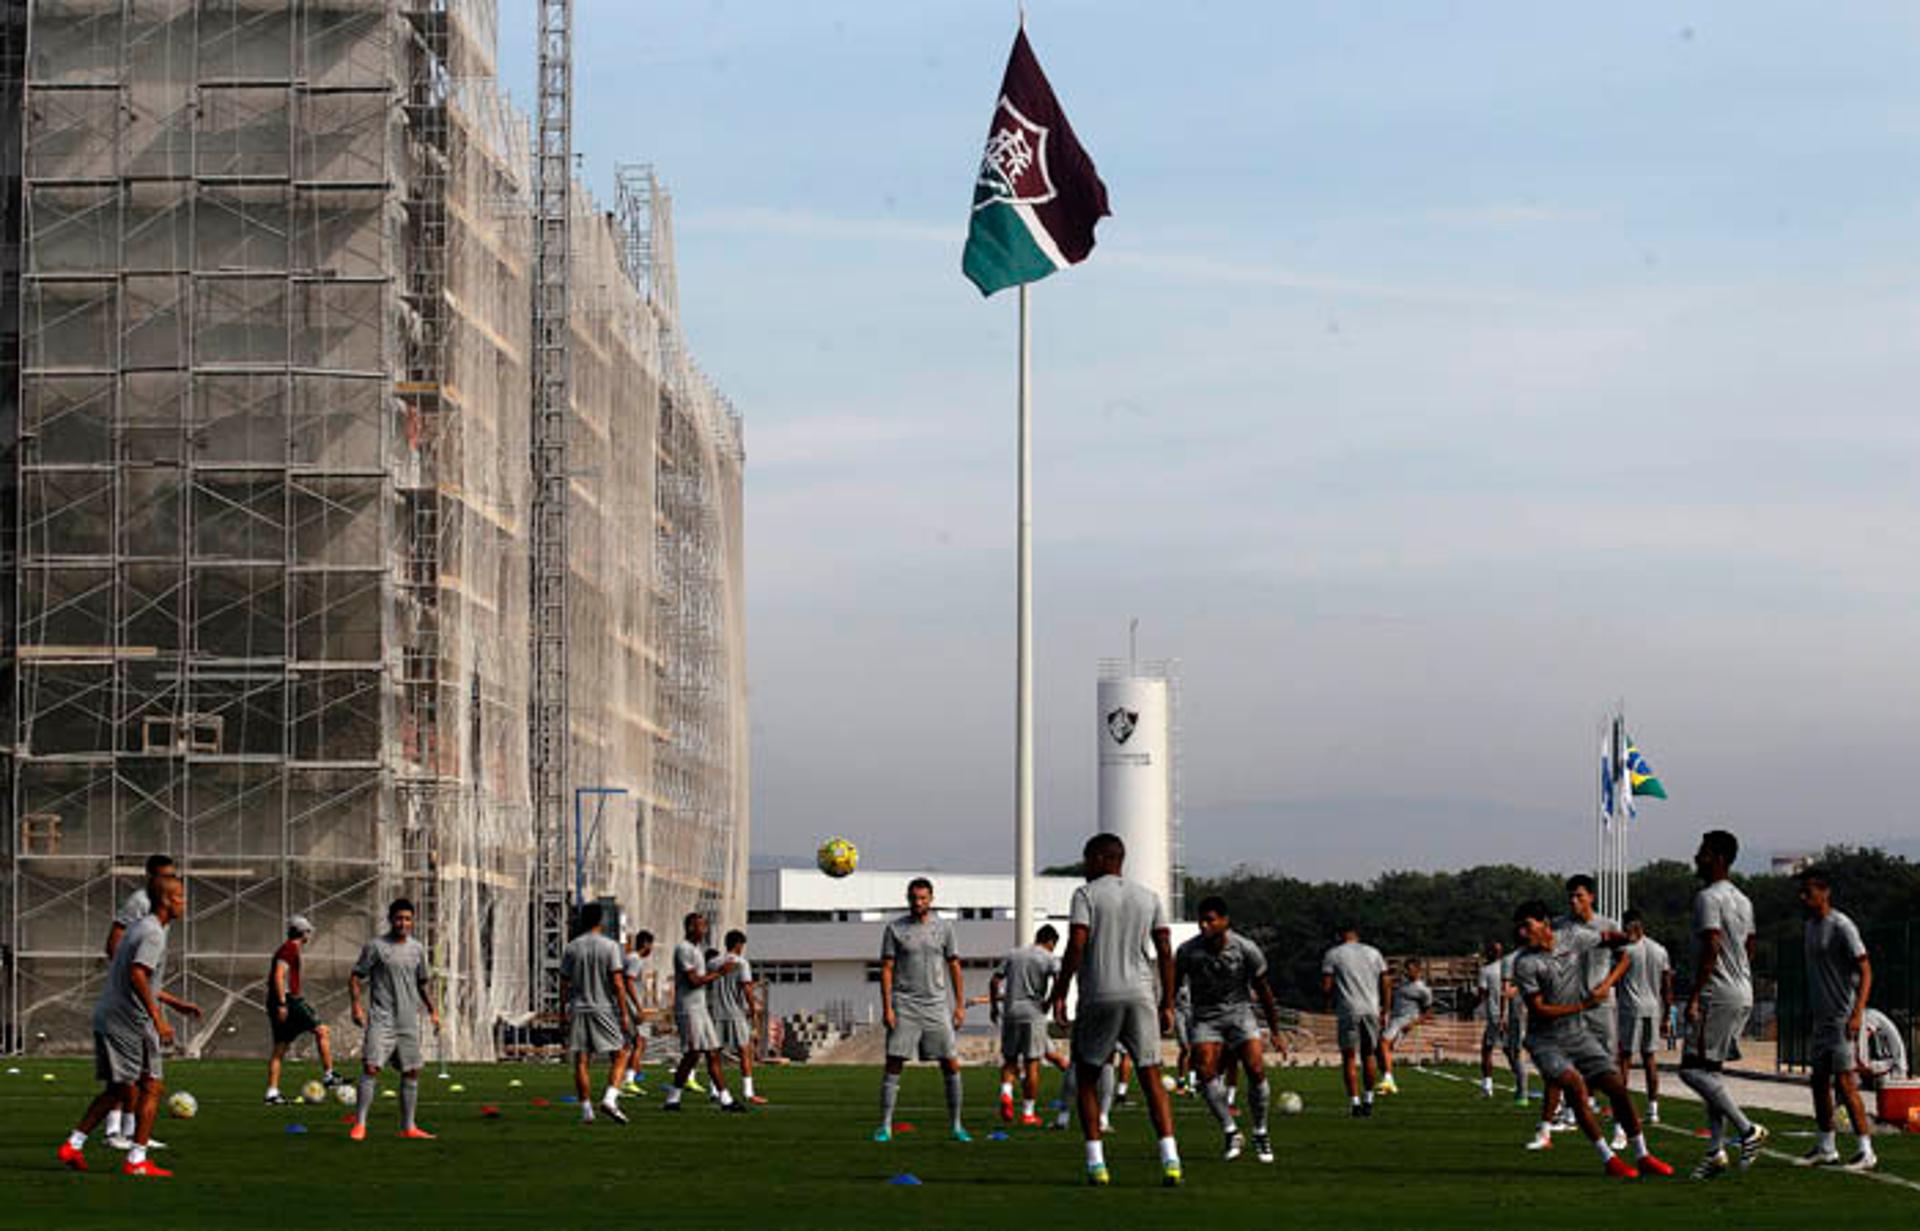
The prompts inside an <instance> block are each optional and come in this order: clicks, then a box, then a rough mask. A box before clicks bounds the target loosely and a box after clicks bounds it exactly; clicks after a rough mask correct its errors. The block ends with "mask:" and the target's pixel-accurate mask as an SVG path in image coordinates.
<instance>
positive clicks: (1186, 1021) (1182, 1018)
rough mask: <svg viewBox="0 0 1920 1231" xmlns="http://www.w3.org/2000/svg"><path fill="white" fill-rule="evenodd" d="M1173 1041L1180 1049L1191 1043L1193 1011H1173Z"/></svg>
mask: <svg viewBox="0 0 1920 1231" xmlns="http://www.w3.org/2000/svg"><path fill="white" fill-rule="evenodd" d="M1173 1041H1174V1042H1176V1043H1178V1044H1179V1045H1180V1046H1182V1047H1187V1046H1190V1045H1191V1044H1192V1043H1193V1010H1192V1009H1175V1010H1174V1011H1173Z"/></svg>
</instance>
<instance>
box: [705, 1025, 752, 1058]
mask: <svg viewBox="0 0 1920 1231" xmlns="http://www.w3.org/2000/svg"><path fill="white" fill-rule="evenodd" d="M713 1029H714V1033H715V1034H718V1035H719V1036H720V1046H721V1047H723V1048H725V1049H727V1050H728V1051H745V1050H747V1049H748V1048H750V1047H752V1046H753V1023H752V1022H750V1021H748V1020H747V1019H746V1018H744V1017H723V1018H720V1019H719V1020H718V1021H716V1022H714V1023H713Z"/></svg>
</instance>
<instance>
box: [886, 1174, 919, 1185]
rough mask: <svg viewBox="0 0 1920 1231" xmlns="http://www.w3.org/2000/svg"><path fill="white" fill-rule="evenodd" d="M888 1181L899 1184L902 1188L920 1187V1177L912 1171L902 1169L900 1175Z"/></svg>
mask: <svg viewBox="0 0 1920 1231" xmlns="http://www.w3.org/2000/svg"><path fill="white" fill-rule="evenodd" d="M887 1183H889V1184H897V1185H899V1186H901V1187H902V1188H918V1187H920V1177H919V1176H917V1175H915V1174H913V1172H911V1171H902V1172H901V1173H900V1174H899V1175H896V1176H894V1177H893V1178H892V1179H891V1180H888V1181H887Z"/></svg>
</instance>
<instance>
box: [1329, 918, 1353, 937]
mask: <svg viewBox="0 0 1920 1231" xmlns="http://www.w3.org/2000/svg"><path fill="white" fill-rule="evenodd" d="M1348 932H1352V933H1353V934H1354V935H1355V936H1358V935H1359V934H1360V925H1359V924H1358V923H1355V922H1354V921H1353V920H1351V919H1342V920H1341V921H1340V922H1338V923H1336V924H1334V925H1333V934H1334V935H1335V936H1345V935H1346V934H1347V933H1348Z"/></svg>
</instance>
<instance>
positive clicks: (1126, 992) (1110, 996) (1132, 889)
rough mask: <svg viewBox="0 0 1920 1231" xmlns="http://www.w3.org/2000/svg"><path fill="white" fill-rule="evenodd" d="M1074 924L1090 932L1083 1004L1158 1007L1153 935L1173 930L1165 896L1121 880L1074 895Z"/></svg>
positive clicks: (1108, 879) (1106, 879) (1102, 881)
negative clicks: (1162, 898) (1168, 923)
mask: <svg viewBox="0 0 1920 1231" xmlns="http://www.w3.org/2000/svg"><path fill="white" fill-rule="evenodd" d="M1067 919H1068V921H1069V923H1070V924H1075V925H1080V926H1084V927H1085V928H1086V929H1087V947H1086V948H1085V949H1084V950H1083V951H1082V952H1081V955H1080V999H1081V1000H1082V1001H1085V1002H1087V1003H1089V1004H1135V1003H1139V1004H1149V1005H1150V1004H1154V1003H1156V1002H1157V997H1156V994H1155V988H1154V969H1153V958H1154V954H1155V950H1154V945H1153V934H1154V933H1155V932H1163V931H1165V930H1167V908H1166V906H1165V905H1163V904H1162V903H1161V901H1160V895H1159V894H1157V893H1155V892H1154V891H1153V890H1151V889H1149V888H1147V887H1146V886H1145V885H1141V884H1136V883H1134V882H1133V881H1130V880H1127V879H1126V878H1125V877H1121V876H1102V877H1100V878H1099V879H1097V880H1090V881H1088V882H1087V883H1086V884H1084V885H1082V886H1080V887H1079V888H1078V889H1076V890H1074V891H1073V907H1072V909H1071V910H1070V911H1069V912H1068V914H1067Z"/></svg>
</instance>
